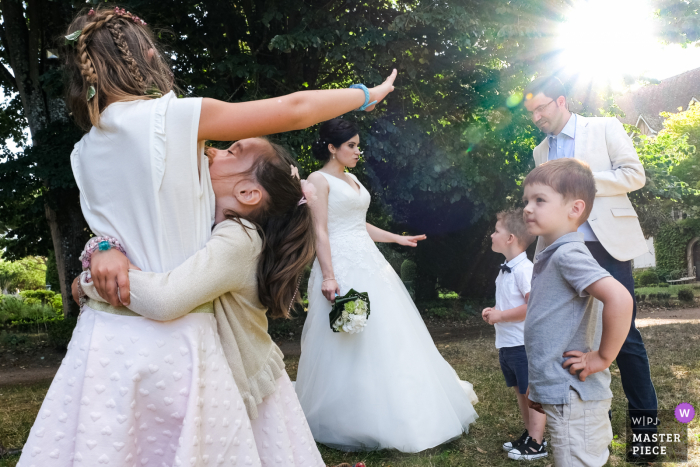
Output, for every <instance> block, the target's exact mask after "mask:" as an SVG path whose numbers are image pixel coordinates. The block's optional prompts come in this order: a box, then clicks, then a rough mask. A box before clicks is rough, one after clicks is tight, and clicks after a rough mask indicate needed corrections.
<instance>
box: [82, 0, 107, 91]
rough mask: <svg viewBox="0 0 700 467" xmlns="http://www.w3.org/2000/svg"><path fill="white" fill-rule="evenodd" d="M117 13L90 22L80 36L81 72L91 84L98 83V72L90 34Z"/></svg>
mask: <svg viewBox="0 0 700 467" xmlns="http://www.w3.org/2000/svg"><path fill="white" fill-rule="evenodd" d="M114 16H116V14H115V13H114V12H111V13H106V14H104V16H101V17H100V18H97V19H96V21H92V22H89V23H87V24H86V25H85V27H84V28H83V32H82V33H81V34H80V37H79V38H78V59H79V60H80V73H81V74H82V75H83V77H84V78H85V81H87V82H88V83H90V84H97V73H96V72H95V67H94V66H93V64H92V60H91V59H90V54H89V53H88V50H87V46H88V41H89V40H90V36H91V35H92V33H93V32H95V31H97V30H98V29H99V28H101V27H102V26H103V25H104V24H105V23H106V22H108V21H109V20H111V19H112V18H113V17H114Z"/></svg>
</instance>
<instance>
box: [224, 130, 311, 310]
mask: <svg viewBox="0 0 700 467" xmlns="http://www.w3.org/2000/svg"><path fill="white" fill-rule="evenodd" d="M262 139H265V138H262ZM266 141H267V140H266ZM267 142H268V143H269V144H270V151H269V152H267V153H266V154H262V155H261V156H260V157H258V158H257V160H256V162H255V163H254V164H253V167H251V168H250V170H249V171H248V172H247V174H248V175H249V176H250V177H251V178H254V179H255V181H256V182H257V183H259V184H260V186H262V187H263V189H264V190H265V192H266V196H265V197H264V199H265V202H264V203H263V204H262V206H260V207H259V208H258V209H256V210H255V211H254V212H253V213H251V214H250V215H248V216H246V217H245V219H247V220H249V221H252V222H253V223H255V224H256V227H257V228H258V232H260V235H261V237H262V239H263V247H262V253H261V254H260V258H259V260H258V271H257V279H258V297H259V299H260V303H262V304H263V305H264V306H266V307H267V308H268V310H269V314H270V317H271V318H288V317H289V307H290V304H291V303H292V300H294V301H295V302H296V303H299V302H300V297H299V294H298V293H296V292H297V286H298V284H299V278H300V277H301V274H302V272H303V271H304V268H305V267H306V266H307V265H308V264H309V263H310V262H311V261H312V260H313V259H314V256H315V255H316V250H315V248H314V245H315V242H316V240H315V235H314V228H313V219H312V218H311V208H310V207H309V205H308V204H302V205H299V201H300V200H301V197H302V195H303V193H302V191H301V182H300V181H299V179H298V178H296V177H294V176H292V174H291V166H292V165H296V164H295V161H294V159H292V157H291V156H290V155H289V153H288V152H287V150H286V149H284V148H283V147H282V146H280V145H278V144H275V143H272V142H270V141H267ZM226 218H227V219H231V220H235V221H237V222H239V223H240V220H241V216H239V215H238V214H237V213H235V212H231V211H229V212H226ZM295 294H296V296H295Z"/></svg>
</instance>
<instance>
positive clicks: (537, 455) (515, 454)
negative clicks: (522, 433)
mask: <svg viewBox="0 0 700 467" xmlns="http://www.w3.org/2000/svg"><path fill="white" fill-rule="evenodd" d="M547 455H548V454H547V449H546V447H545V443H544V442H543V443H542V444H538V443H537V442H535V441H534V440H533V439H532V438H530V437H529V436H528V437H527V438H525V440H524V441H523V442H522V444H521V445H520V446H518V447H517V448H513V449H511V451H510V452H509V453H508V457H509V458H510V459H513V460H516V461H534V460H536V459H542V458H543V457H547Z"/></svg>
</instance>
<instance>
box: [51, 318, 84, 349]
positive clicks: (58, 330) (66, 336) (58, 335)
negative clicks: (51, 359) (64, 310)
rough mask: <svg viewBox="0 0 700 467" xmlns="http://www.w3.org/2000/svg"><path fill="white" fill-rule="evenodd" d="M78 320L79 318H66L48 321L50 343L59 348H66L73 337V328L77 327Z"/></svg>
mask: <svg viewBox="0 0 700 467" xmlns="http://www.w3.org/2000/svg"><path fill="white" fill-rule="evenodd" d="M77 322H78V318H66V319H62V320H59V321H53V322H51V323H48V326H47V328H48V329H47V332H48V334H49V344H50V345H52V346H53V347H55V348H57V349H61V350H65V348H66V347H68V343H69V342H70V339H71V337H73V329H75V325H76V324H77Z"/></svg>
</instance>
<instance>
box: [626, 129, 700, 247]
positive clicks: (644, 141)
mask: <svg viewBox="0 0 700 467" xmlns="http://www.w3.org/2000/svg"><path fill="white" fill-rule="evenodd" d="M635 147H636V150H637V154H638V155H639V160H640V161H641V162H642V165H644V171H645V173H646V184H645V185H644V188H643V189H641V190H637V191H633V192H632V193H630V195H629V197H630V200H631V201H632V204H633V205H634V207H635V210H636V211H637V215H638V216H639V222H640V224H641V226H642V230H643V231H644V235H645V236H646V237H647V238H648V237H655V236H657V235H658V233H659V232H660V230H661V229H662V227H663V226H664V225H665V224H667V223H668V222H670V221H671V217H670V213H671V209H672V207H674V206H676V207H681V206H682V205H683V203H685V202H687V201H688V200H690V199H691V198H692V197H696V196H697V194H698V191H697V190H695V189H693V188H692V187H691V186H689V185H688V183H686V182H684V181H683V180H682V179H681V178H679V177H678V176H677V174H676V170H677V169H678V167H679V166H681V165H682V164H684V163H685V162H686V161H687V160H690V159H691V158H694V157H695V150H694V147H692V146H690V145H688V142H687V136H685V135H676V134H674V133H671V132H667V131H665V130H662V131H660V132H659V134H658V135H657V136H655V137H647V136H646V135H641V136H636V137H635Z"/></svg>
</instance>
